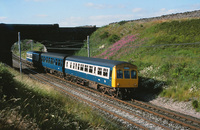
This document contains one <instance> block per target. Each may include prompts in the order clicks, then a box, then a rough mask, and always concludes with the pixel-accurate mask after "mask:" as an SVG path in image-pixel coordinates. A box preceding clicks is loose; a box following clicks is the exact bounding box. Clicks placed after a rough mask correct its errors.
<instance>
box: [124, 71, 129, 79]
mask: <svg viewBox="0 0 200 130" xmlns="http://www.w3.org/2000/svg"><path fill="white" fill-rule="evenodd" d="M124 78H125V79H130V71H127V70H125V71H124Z"/></svg>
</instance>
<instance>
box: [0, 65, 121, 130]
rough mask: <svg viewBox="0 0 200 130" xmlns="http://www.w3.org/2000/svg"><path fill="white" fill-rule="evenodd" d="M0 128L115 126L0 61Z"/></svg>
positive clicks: (104, 127)
mask: <svg viewBox="0 0 200 130" xmlns="http://www.w3.org/2000/svg"><path fill="white" fill-rule="evenodd" d="M0 129H118V127H117V124H115V123H113V122H109V121H108V120H106V119H105V118H103V117H102V116H100V115H99V114H98V113H97V112H95V111H94V110H92V108H90V107H88V106H86V105H85V104H83V103H79V102H77V101H76V100H73V99H71V98H69V97H68V96H64V95H63V94H60V93H59V92H57V91H55V90H54V89H53V88H51V87H49V86H46V85H44V84H41V83H38V82H37V81H35V80H32V79H30V78H29V77H27V76H25V75H22V76H21V75H20V74H19V72H18V71H15V70H13V69H11V68H7V67H5V66H4V65H3V64H1V63H0Z"/></svg>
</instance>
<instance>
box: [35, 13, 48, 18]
mask: <svg viewBox="0 0 200 130" xmlns="http://www.w3.org/2000/svg"><path fill="white" fill-rule="evenodd" d="M36 17H40V18H45V17H48V15H46V14H38V15H36Z"/></svg>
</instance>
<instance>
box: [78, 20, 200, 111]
mask: <svg viewBox="0 0 200 130" xmlns="http://www.w3.org/2000/svg"><path fill="white" fill-rule="evenodd" d="M199 23H200V19H189V20H187V19H183V20H164V21H153V22H146V23H139V22H125V21H122V22H119V23H116V24H111V25H107V26H104V27H101V28H99V29H98V30H97V31H96V32H94V33H93V34H92V36H91V37H90V47H91V51H90V52H91V56H92V57H98V58H105V59H114V60H122V61H127V62H130V63H133V64H135V65H137V66H138V69H139V76H140V85H139V88H141V89H139V90H141V91H148V92H149V93H156V94H158V95H160V96H163V97H169V98H173V99H174V100H179V101H187V100H192V102H193V106H194V108H196V110H197V111H200V93H199V91H200V84H199V83H200V68H199V64H200V50H199V47H200V43H197V44H196V42H200V35H199V34H200V24H199ZM185 43H190V44H185ZM84 47H86V45H85V46H84ZM76 55H82V56H83V55H84V56H87V52H86V50H85V49H84V48H83V49H82V50H81V51H79V52H78V53H77V54H76Z"/></svg>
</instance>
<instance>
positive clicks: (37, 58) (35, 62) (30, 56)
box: [26, 51, 42, 67]
mask: <svg viewBox="0 0 200 130" xmlns="http://www.w3.org/2000/svg"><path fill="white" fill-rule="evenodd" d="M41 53H42V52H39V51H28V52H27V53H26V60H27V63H28V64H29V65H31V66H34V67H41Z"/></svg>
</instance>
